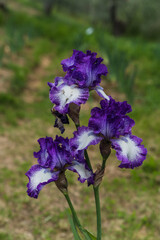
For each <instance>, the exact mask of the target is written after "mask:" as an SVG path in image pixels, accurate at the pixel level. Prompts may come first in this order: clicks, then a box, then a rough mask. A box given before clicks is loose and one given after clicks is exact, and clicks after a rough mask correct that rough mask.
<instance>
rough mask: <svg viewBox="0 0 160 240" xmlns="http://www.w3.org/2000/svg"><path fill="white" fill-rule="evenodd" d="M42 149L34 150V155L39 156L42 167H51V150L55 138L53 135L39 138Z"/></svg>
mask: <svg viewBox="0 0 160 240" xmlns="http://www.w3.org/2000/svg"><path fill="white" fill-rule="evenodd" d="M38 142H39V145H40V150H39V152H34V157H35V158H38V163H39V164H40V166H42V167H49V166H50V163H51V161H52V157H51V155H50V154H49V150H50V149H51V148H52V147H53V139H52V138H51V137H46V138H39V139H38Z"/></svg>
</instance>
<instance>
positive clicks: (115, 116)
mask: <svg viewBox="0 0 160 240" xmlns="http://www.w3.org/2000/svg"><path fill="white" fill-rule="evenodd" d="M109 98H110V100H109V101H108V100H102V101H101V102H100V105H101V108H97V107H96V108H93V109H92V110H91V117H90V119H89V124H88V126H89V127H90V128H91V129H93V131H94V132H95V133H101V134H103V135H104V137H105V138H106V139H108V140H109V139H111V138H119V137H120V136H121V135H123V136H124V135H127V134H131V129H132V127H133V126H134V124H135V122H134V120H132V119H131V118H130V117H128V116H127V115H126V114H127V113H128V112H130V111H131V106H130V105H129V104H128V103H127V102H116V101H115V100H114V99H112V98H111V97H109Z"/></svg>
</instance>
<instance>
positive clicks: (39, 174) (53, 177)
mask: <svg viewBox="0 0 160 240" xmlns="http://www.w3.org/2000/svg"><path fill="white" fill-rule="evenodd" d="M38 142H39V144H40V151H39V152H35V153H34V157H35V158H37V159H38V164H37V165H33V166H32V167H31V169H30V170H29V171H28V172H27V173H26V176H27V177H28V178H29V183H28V184H27V188H28V190H27V193H28V195H29V196H30V197H34V198H37V197H38V195H39V192H40V190H41V189H42V188H43V187H44V186H45V185H46V184H48V183H50V182H54V181H57V180H58V178H59V175H60V173H62V172H64V171H65V170H67V169H69V170H71V171H73V172H77V173H78V175H79V178H78V180H79V181H80V182H82V183H83V182H84V181H85V180H87V181H88V184H89V185H90V184H93V179H94V175H93V173H92V171H91V170H90V169H89V168H88V166H87V165H86V162H85V159H84V157H83V155H82V154H80V155H79V158H78V157H75V158H73V157H72V156H71V152H70V147H69V139H68V138H66V139H65V138H63V137H58V136H56V139H55V140H54V141H53V139H52V138H51V137H46V138H40V139H39V140H38Z"/></svg>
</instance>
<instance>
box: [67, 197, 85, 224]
mask: <svg viewBox="0 0 160 240" xmlns="http://www.w3.org/2000/svg"><path fill="white" fill-rule="evenodd" d="M64 196H65V198H66V200H67V202H68V205H69V207H70V209H71V212H72V216H73V220H74V222H75V223H76V225H77V226H78V228H79V229H81V228H82V226H81V224H80V221H79V219H78V217H77V214H76V211H75V210H74V207H73V205H72V202H71V199H70V197H69V195H68V193H64Z"/></svg>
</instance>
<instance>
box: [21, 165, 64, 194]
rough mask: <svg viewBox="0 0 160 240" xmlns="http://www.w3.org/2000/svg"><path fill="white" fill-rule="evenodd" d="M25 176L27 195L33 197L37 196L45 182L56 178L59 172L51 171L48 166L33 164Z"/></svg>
mask: <svg viewBox="0 0 160 240" xmlns="http://www.w3.org/2000/svg"><path fill="white" fill-rule="evenodd" d="M26 176H27V177H28V178H29V183H28V184H27V188H28V190H27V193H28V195H29V196H30V197H33V198H38V194H39V192H40V191H41V189H42V188H43V187H44V186H45V185H46V184H48V183H50V182H53V181H56V180H57V179H58V176H59V172H58V171H57V172H53V171H51V170H50V169H48V168H43V167H41V166H39V165H34V166H32V167H31V169H30V170H29V171H28V172H27V173H26Z"/></svg>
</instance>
